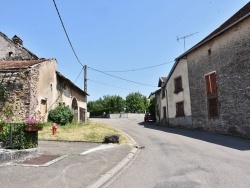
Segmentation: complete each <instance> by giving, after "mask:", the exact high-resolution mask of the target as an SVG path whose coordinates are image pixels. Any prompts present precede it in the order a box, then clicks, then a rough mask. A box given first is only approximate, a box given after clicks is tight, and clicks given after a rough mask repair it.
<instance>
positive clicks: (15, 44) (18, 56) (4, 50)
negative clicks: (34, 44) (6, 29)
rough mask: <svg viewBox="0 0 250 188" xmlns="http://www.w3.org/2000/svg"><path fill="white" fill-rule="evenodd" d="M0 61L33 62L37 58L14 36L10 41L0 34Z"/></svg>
mask: <svg viewBox="0 0 250 188" xmlns="http://www.w3.org/2000/svg"><path fill="white" fill-rule="evenodd" d="M0 46H1V48H0V60H35V59H38V57H37V56H36V55H35V54H33V53H32V52H30V51H29V50H27V49H26V48H24V47H23V45H22V40H21V39H20V38H19V37H18V36H16V35H15V36H14V37H13V38H12V40H10V39H9V38H8V37H7V36H6V35H5V34H3V33H1V32H0Z"/></svg>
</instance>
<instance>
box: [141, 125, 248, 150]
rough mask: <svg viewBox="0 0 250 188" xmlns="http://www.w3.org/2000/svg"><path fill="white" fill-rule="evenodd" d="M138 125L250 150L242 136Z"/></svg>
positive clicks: (246, 140)
mask: <svg viewBox="0 0 250 188" xmlns="http://www.w3.org/2000/svg"><path fill="white" fill-rule="evenodd" d="M139 125H142V126H144V127H145V128H148V129H155V130H159V131H163V132H167V133H171V134H178V135H182V136H186V137H190V138H194V139H198V140H202V141H206V142H210V143H213V144H217V145H221V146H225V147H229V148H232V149H237V150H242V151H245V150H250V140H248V139H244V138H238V137H232V136H226V135H220V134H213V133H208V132H202V131H197V130H187V129H181V128H170V127H163V126H159V125H157V124H156V123H154V122H140V123H139Z"/></svg>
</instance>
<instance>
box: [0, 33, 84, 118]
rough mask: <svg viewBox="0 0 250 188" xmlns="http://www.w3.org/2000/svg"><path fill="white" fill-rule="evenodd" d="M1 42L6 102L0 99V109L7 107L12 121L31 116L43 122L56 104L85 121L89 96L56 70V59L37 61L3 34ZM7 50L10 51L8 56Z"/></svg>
mask: <svg viewBox="0 0 250 188" xmlns="http://www.w3.org/2000/svg"><path fill="white" fill-rule="evenodd" d="M6 41H7V42H9V44H7V43H6ZM0 42H2V43H3V45H2V44H0V45H1V47H0V51H1V56H0V59H1V60H0V84H4V85H6V87H7V88H8V91H9V97H8V98H7V99H3V98H0V108H3V106H4V105H6V104H8V107H10V108H11V109H12V111H13V116H12V119H13V120H22V119H23V118H28V117H30V118H36V119H40V118H41V119H43V120H45V121H46V120H47V116H48V112H49V110H50V109H53V108H54V107H56V105H57V104H58V103H59V102H61V103H65V104H66V105H69V106H70V107H71V109H72V111H73V112H74V119H75V120H77V121H82V122H84V121H85V120H86V118H87V116H86V113H87V104H86V98H87V95H88V94H87V93H86V92H84V91H82V90H81V89H80V88H78V87H77V86H76V85H74V84H73V83H72V82H71V81H70V80H69V79H67V78H66V77H64V76H63V75H62V74H61V73H59V72H58V71H56V65H57V63H56V59H44V58H40V59H39V58H37V57H36V56H35V55H34V54H33V53H31V52H29V51H28V50H27V49H25V48H23V47H22V46H21V45H20V44H19V43H18V44H16V46H15V43H14V42H13V41H11V40H10V39H6V36H5V35H4V37H2V34H1V35H0ZM6 48H7V49H6ZM9 51H11V52H13V53H12V55H11V56H9V55H8V54H9ZM29 55H30V56H29Z"/></svg>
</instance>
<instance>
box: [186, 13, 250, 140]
mask: <svg viewBox="0 0 250 188" xmlns="http://www.w3.org/2000/svg"><path fill="white" fill-rule="evenodd" d="M187 59H188V72H189V84H190V96H191V108H192V119H193V128H200V129H203V130H207V131H212V132H218V133H222V134H233V135H238V136H243V137H250V17H249V16H248V17H247V18H245V19H244V20H242V21H241V22H239V23H237V24H235V25H234V26H233V27H231V28H230V29H227V30H226V31H224V32H223V33H221V34H220V35H218V36H216V37H214V38H213V39H212V40H209V41H208V42H206V43H204V44H203V45H201V46H199V47H198V48H196V49H195V50H193V51H191V52H190V53H188V55H187ZM213 71H215V72H216V85H217V101H218V107H217V109H218V117H217V118H209V116H208V110H209V109H208V101H207V93H206V86H205V78H204V77H205V75H206V74H208V73H210V72H213Z"/></svg>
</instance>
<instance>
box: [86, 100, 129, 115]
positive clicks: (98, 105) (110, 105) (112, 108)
mask: <svg viewBox="0 0 250 188" xmlns="http://www.w3.org/2000/svg"><path fill="white" fill-rule="evenodd" d="M124 106H125V100H124V99H123V98H122V97H120V96H117V95H104V96H103V98H99V99H98V100H96V101H90V102H88V111H89V112H94V111H98V112H102V110H105V111H107V112H106V113H109V112H112V113H118V112H120V111H121V110H123V108H124ZM100 115H101V114H100Z"/></svg>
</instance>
